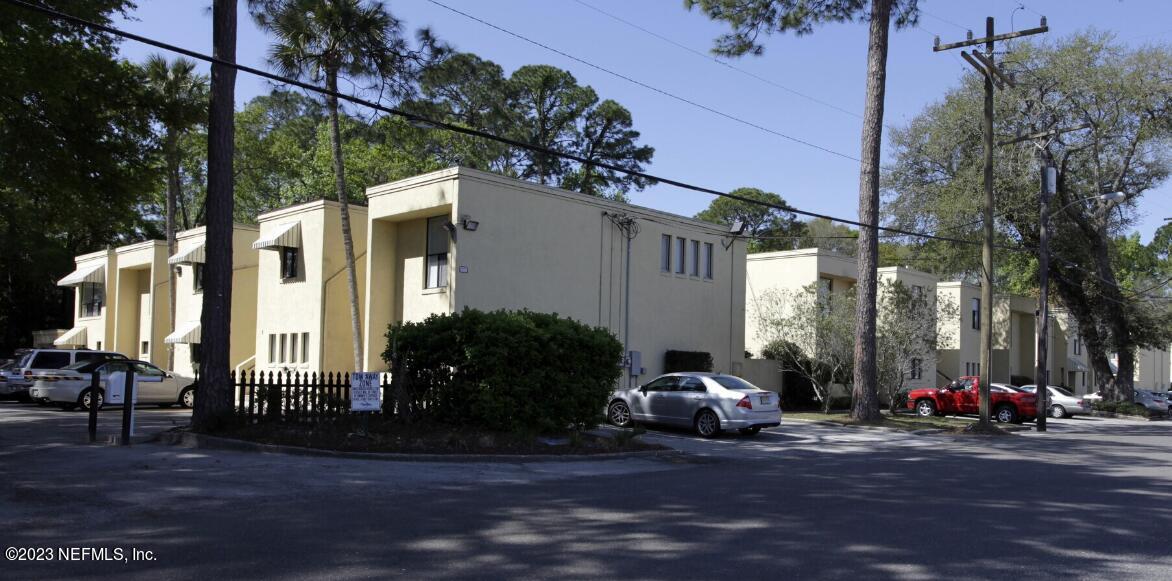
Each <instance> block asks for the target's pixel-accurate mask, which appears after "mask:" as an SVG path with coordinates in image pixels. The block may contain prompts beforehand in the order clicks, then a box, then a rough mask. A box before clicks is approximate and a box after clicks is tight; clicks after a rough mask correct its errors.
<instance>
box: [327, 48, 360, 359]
mask: <svg viewBox="0 0 1172 581" xmlns="http://www.w3.org/2000/svg"><path fill="white" fill-rule="evenodd" d="M326 83H327V84H328V88H329V90H330V91H333V92H337V91H338V74H337V72H336V71H329V72H327V74H326ZM327 103H328V105H329V109H330V149H331V151H332V153H333V156H334V188H335V189H336V190H337V194H338V203H339V204H341V206H342V208H341V214H342V248H343V249H345V252H346V286H347V290H348V291H349V294H350V331H351V333H352V334H353V340H354V370H355V371H362V370H363V366H362V315H361V314H360V312H359V310H358V272H357V268H356V266H355V264H354V237H353V235H351V233H350V232H351V231H350V204H349V201H348V199H347V196H346V167H345V166H344V165H343V163H342V130H341V128H340V127H339V123H338V98H337V97H335V96H333V95H330V96H329V97H328V98H327Z"/></svg>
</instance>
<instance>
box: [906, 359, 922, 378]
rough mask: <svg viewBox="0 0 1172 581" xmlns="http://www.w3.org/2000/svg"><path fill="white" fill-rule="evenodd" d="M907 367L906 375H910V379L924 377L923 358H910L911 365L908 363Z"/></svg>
mask: <svg viewBox="0 0 1172 581" xmlns="http://www.w3.org/2000/svg"><path fill="white" fill-rule="evenodd" d="M909 367H910V369H909V370H908V375H909V376H911V378H912V379H923V378H924V360H923V359H912V360H911V365H909Z"/></svg>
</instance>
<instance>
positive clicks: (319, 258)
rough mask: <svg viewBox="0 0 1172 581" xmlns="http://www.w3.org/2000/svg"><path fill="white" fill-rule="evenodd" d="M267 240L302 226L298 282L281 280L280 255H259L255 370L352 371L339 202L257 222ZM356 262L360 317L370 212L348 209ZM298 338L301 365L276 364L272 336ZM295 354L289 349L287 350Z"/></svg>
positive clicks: (277, 213) (296, 208) (266, 252)
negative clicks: (287, 226)
mask: <svg viewBox="0 0 1172 581" xmlns="http://www.w3.org/2000/svg"><path fill="white" fill-rule="evenodd" d="M259 222H260V224H259V225H260V237H261V238H264V237H265V236H266V235H268V234H269V233H271V232H273V231H274V230H276V229H277V228H279V227H281V226H282V225H284V224H287V223H290V222H299V223H300V224H301V247H300V253H299V257H298V260H299V264H298V276H296V277H294V278H291V279H288V280H283V279H281V265H280V252H278V251H276V250H259V251H257V255H258V258H257V299H256V300H257V312H256V347H255V349H256V368H257V370H258V371H269V370H282V369H289V370H297V371H351V370H352V369H351V368H352V367H353V366H354V362H353V359H354V358H353V343H352V340H351V335H350V307H349V297H348V291H347V290H346V289H347V279H346V277H347V275H346V270H345V257H344V254H343V250H342V233H341V226H340V224H341V218H340V211H339V205H338V204H337V202H333V201H328V200H318V201H315V202H309V203H306V204H301V205H298V206H293V207H291V208H285V209H282V210H277V211H274V212H270V213H268V214H264V215H262V216H260V217H259ZM350 226H351V234H352V237H353V240H354V248H355V262H356V264H357V265H359V268H358V269H357V270H358V281H357V283H358V289H359V302H360V311H359V312H360V314H361V302H362V297H363V296H364V295H365V287H366V281H365V276H364V275H365V271H366V269H365V267H364V266H362V265H364V264H365V256H364V250H365V248H366V209H365V208H363V207H361V206H353V205H351V206H350ZM302 333H308V337H309V342H308V346H309V347H308V349H307V350H306V351H307V353H306V355H307V357H305V360H304V361H301V360H300V359H301V357H300V351H301V348H300V341H301V336H302V335H301V334H302ZM293 334H296V335H297V336H298V339H297V340H298V351H299V354H298V357H297V359H298V361H296V362H291V361H288V359H291V357H288V356H287V357H286V359H287V360H286V362H284V363H282V362H279V361H273V360H271V359H270V354H269V337H270V336H271V335H276V336H278V337H279V336H281V335H286V336H290V335H293ZM289 348H290V349H291V345H290V346H289Z"/></svg>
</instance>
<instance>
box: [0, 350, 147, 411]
mask: <svg viewBox="0 0 1172 581" xmlns="http://www.w3.org/2000/svg"><path fill="white" fill-rule="evenodd" d="M126 358H127V357H126V356H125V355H123V354H121V353H114V352H112V351H94V350H92V349H29V350H28V351H25V352H23V353H21V354H20V356H19V357H18V358H17V360H16V363H15V364H14V365H13V366H12V367H9V368H7V369H5V370H3V371H0V396H8V397H13V396H15V397H18V398H20V399H25V400H27V399H28V398H29V388H30V387H32V384H33V382H32V376H33V375H35V374H36V373H37V372H41V371H52V370H55V369H61V368H62V367H65V366H68V365H73V364H74V363H77V362H79V361H93V360H95V359H102V360H109V359H126Z"/></svg>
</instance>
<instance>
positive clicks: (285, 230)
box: [252, 222, 301, 250]
mask: <svg viewBox="0 0 1172 581" xmlns="http://www.w3.org/2000/svg"><path fill="white" fill-rule="evenodd" d="M300 246H301V222H287V223H285V224H278V225H277V226H276V227H274V228H273V229H272V230H271V231H269V233H268V234H266V235H265V236H264V237H262V238H261V239H260V240H257V241H256V242H253V243H252V248H253V249H254V250H279V249H281V248H298V247H300Z"/></svg>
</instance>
